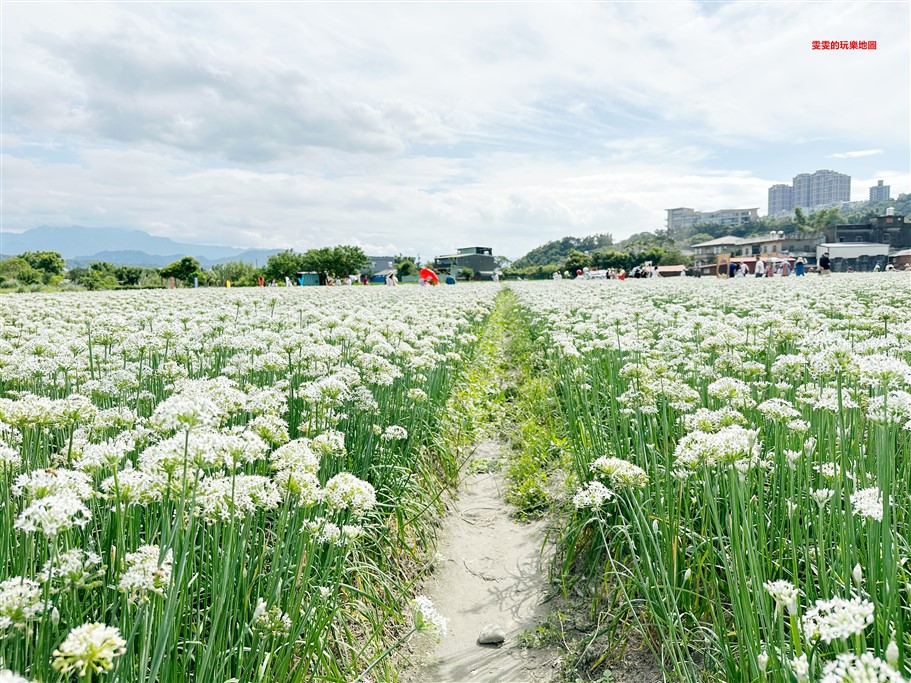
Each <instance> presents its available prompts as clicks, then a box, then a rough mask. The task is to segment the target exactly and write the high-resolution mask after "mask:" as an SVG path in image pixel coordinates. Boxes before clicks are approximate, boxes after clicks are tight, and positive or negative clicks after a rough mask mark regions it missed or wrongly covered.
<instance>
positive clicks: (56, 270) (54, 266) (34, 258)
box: [20, 251, 66, 285]
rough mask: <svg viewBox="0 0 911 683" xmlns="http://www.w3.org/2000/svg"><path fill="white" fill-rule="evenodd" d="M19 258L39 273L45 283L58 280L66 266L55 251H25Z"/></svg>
mask: <svg viewBox="0 0 911 683" xmlns="http://www.w3.org/2000/svg"><path fill="white" fill-rule="evenodd" d="M20 258H21V259H22V260H23V261H25V262H26V263H28V264H29V265H30V266H31V267H32V268H34V269H35V270H37V271H39V272H40V273H41V280H42V282H44V284H46V285H49V284H51V283H52V282H57V281H59V280H60V278H62V277H63V271H64V269H65V268H66V262H65V261H64V260H63V257H62V256H61V255H60V254H59V253H57V252H56V251H27V252H25V253H24V254H22V255H21V256H20Z"/></svg>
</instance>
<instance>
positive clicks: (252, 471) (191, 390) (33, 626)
mask: <svg viewBox="0 0 911 683" xmlns="http://www.w3.org/2000/svg"><path fill="white" fill-rule="evenodd" d="M434 294H435V296H434V297H427V296H424V292H422V291H418V288H416V287H415V288H404V287H403V288H399V289H397V290H395V291H393V292H388V291H385V290H384V289H382V288H376V289H366V290H353V291H339V290H329V289H313V290H277V291H276V290H271V291H265V290H247V291H243V290H235V291H234V292H231V291H226V290H220V291H217V290H197V291H171V292H151V293H150V292H142V293H138V292H136V293H108V294H92V295H81V294H80V295H37V296H21V297H13V296H10V297H4V298H3V300H2V302H0V325H2V327H0V502H2V508H0V539H2V540H0V671H3V673H0V680H2V681H4V683H6V681H20V680H35V681H42V682H45V681H63V680H82V681H91V680H95V681H99V680H118V681H200V682H201V683H202V682H210V681H219V682H221V681H238V682H240V681H310V680H334V681H349V680H354V679H356V678H357V677H358V675H359V674H360V673H366V672H367V671H368V670H370V669H371V668H372V669H373V671H374V672H376V671H379V672H382V669H381V668H380V667H376V666H375V665H376V664H377V663H380V664H382V663H383V662H384V660H383V659H382V655H383V653H384V651H385V650H386V649H388V648H389V646H390V645H391V644H392V643H390V639H391V638H398V637H402V636H404V635H406V634H407V633H408V631H409V629H410V630H413V629H416V628H418V629H422V630H429V629H437V630H442V629H444V628H445V622H444V621H443V620H442V618H441V617H440V616H439V615H438V614H436V613H435V610H434V608H433V605H432V602H430V601H429V600H428V599H427V598H425V597H423V596H417V598H416V599H415V601H414V603H413V606H412V607H413V608H412V609H409V608H408V605H409V602H410V601H411V600H412V599H413V598H415V596H413V595H410V594H409V589H410V581H411V574H412V571H411V565H413V564H414V563H415V562H417V561H419V559H420V558H419V551H418V549H420V548H421V547H423V546H424V545H429V541H428V539H427V534H428V533H429V523H430V521H431V519H432V518H433V514H432V513H433V512H434V511H438V509H439V499H438V495H439V492H440V490H441V488H442V487H443V486H444V485H446V484H448V483H451V481H452V480H453V478H454V476H455V475H456V468H455V464H454V460H453V457H452V455H451V454H447V451H446V449H445V444H438V445H437V446H438V447H436V448H435V449H434V455H433V457H430V455H428V453H427V449H428V448H431V447H433V446H434V441H435V438H436V436H437V426H438V424H439V421H440V420H441V418H442V416H443V411H444V409H445V408H446V398H447V395H448V392H449V387H450V385H451V383H452V381H453V378H454V376H455V374H456V373H457V372H458V369H459V368H460V366H462V364H463V363H465V361H466V360H467V359H468V358H469V357H470V354H471V352H472V348H473V346H474V344H475V342H476V337H475V335H474V334H473V332H472V331H473V330H476V329H477V328H478V327H479V326H480V324H481V322H482V321H483V320H484V318H485V316H486V315H487V313H488V311H489V309H490V306H491V303H492V301H493V298H494V295H495V292H494V290H493V289H492V288H486V289H485V288H473V289H468V288H465V289H460V290H458V291H454V292H452V291H450V292H447V291H445V290H439V291H435V292H434ZM346 295H352V296H346ZM374 667H375V668H374ZM14 672H15V673H14ZM364 680H367V676H366V675H365V676H364Z"/></svg>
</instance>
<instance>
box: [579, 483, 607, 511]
mask: <svg viewBox="0 0 911 683" xmlns="http://www.w3.org/2000/svg"><path fill="white" fill-rule="evenodd" d="M613 498H614V492H613V491H611V490H610V489H609V488H607V487H606V486H605V485H604V484H602V483H601V482H600V481H598V480H595V481H589V482H587V483H585V484H583V485H582V486H580V487H579V488H578V489H577V490H576V493H575V495H574V496H573V505H574V506H575V507H576V509H579V510H582V509H584V508H592V509H595V510H598V509H600V508H601V507H602V506H603V505H604V504H605V503H606V502H609V501H611V500H613Z"/></svg>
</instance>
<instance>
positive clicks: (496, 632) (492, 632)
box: [478, 624, 506, 645]
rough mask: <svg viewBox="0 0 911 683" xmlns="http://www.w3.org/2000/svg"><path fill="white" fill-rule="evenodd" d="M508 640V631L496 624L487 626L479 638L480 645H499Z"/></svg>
mask: <svg viewBox="0 0 911 683" xmlns="http://www.w3.org/2000/svg"><path fill="white" fill-rule="evenodd" d="M504 640H506V631H504V630H503V627H502V626H497V625H496V624H487V626H485V627H484V628H482V629H481V635H479V636H478V645H499V644H500V643H502V642H503V641H504Z"/></svg>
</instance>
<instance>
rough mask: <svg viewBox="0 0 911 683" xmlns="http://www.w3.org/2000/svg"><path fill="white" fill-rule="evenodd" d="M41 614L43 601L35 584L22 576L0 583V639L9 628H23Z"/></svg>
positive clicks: (39, 587) (37, 585) (38, 586)
mask: <svg viewBox="0 0 911 683" xmlns="http://www.w3.org/2000/svg"><path fill="white" fill-rule="evenodd" d="M43 613H44V600H43V598H42V594H41V586H40V585H39V584H38V583H37V582H35V581H32V580H31V579H26V578H24V577H22V576H14V577H13V578H11V579H7V580H6V581H3V582H0V637H2V634H3V631H5V630H6V629H8V628H10V627H15V628H25V625H26V624H27V623H28V622H29V621H32V620H34V619H37V618H39V617H40V616H41V615H42V614H43Z"/></svg>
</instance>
